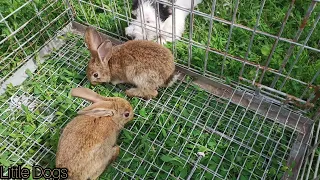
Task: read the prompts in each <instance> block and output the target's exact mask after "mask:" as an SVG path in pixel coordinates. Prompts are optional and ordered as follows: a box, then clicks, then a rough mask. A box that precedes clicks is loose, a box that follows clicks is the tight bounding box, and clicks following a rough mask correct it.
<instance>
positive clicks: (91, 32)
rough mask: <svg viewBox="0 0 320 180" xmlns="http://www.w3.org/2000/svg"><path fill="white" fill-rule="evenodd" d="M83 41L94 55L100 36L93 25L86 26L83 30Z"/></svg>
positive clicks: (100, 39) (100, 40)
mask: <svg viewBox="0 0 320 180" xmlns="http://www.w3.org/2000/svg"><path fill="white" fill-rule="evenodd" d="M85 42H86V44H87V46H88V49H89V51H90V53H91V54H92V55H96V54H97V51H98V47H99V46H100V44H101V43H102V38H101V36H100V34H99V33H98V31H97V30H95V29H94V28H93V27H90V26H89V27H87V29H86V32H85Z"/></svg>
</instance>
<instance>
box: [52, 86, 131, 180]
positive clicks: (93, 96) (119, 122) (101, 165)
mask: <svg viewBox="0 0 320 180" xmlns="http://www.w3.org/2000/svg"><path fill="white" fill-rule="evenodd" d="M71 95H72V96H74V97H80V98H83V99H86V100H89V101H91V102H93V104H91V105H90V106H88V107H86V108H84V109H82V110H80V111H78V114H79V115H78V116H77V117H75V118H74V119H73V120H72V121H71V122H69V123H68V124H67V125H66V127H65V128H64V129H63V131H62V134H61V136H60V139H59V143H58V150H57V156H56V167H57V168H67V169H68V179H75V180H88V179H90V180H93V179H96V178H98V177H99V176H100V175H101V173H102V172H103V171H104V170H105V168H106V167H107V166H108V165H109V164H110V163H111V162H113V161H114V160H115V159H116V158H117V156H118V155H119V151H120V148H119V146H117V145H116V140H117V136H118V134H119V132H120V130H121V129H122V128H123V126H124V125H125V124H126V123H127V122H129V121H130V120H132V119H133V116H134V115H133V109H132V106H131V105H130V103H129V102H128V101H127V100H125V99H122V98H118V97H110V98H109V97H103V96H100V95H99V94H97V93H95V92H94V91H92V90H90V89H87V88H74V89H72V90H71Z"/></svg>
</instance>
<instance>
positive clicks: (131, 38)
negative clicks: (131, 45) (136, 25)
mask: <svg viewBox="0 0 320 180" xmlns="http://www.w3.org/2000/svg"><path fill="white" fill-rule="evenodd" d="M127 38H128V39H129V40H133V39H134V38H135V36H134V35H131V36H129V35H128V36H127Z"/></svg>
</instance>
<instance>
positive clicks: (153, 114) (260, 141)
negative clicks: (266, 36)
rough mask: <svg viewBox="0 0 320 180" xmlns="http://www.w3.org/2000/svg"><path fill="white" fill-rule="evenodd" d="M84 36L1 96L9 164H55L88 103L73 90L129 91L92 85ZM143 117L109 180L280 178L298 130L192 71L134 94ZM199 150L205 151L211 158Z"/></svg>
mask: <svg viewBox="0 0 320 180" xmlns="http://www.w3.org/2000/svg"><path fill="white" fill-rule="evenodd" d="M89 57H90V55H89V51H88V50H87V48H86V47H85V45H84V41H83V39H82V37H81V36H78V35H69V37H68V40H67V42H66V44H65V45H64V46H63V47H61V48H60V49H58V50H56V51H55V52H53V53H52V54H51V55H50V56H47V57H46V61H45V63H43V64H40V65H39V67H38V69H37V71H36V72H34V73H28V74H29V77H28V79H27V80H26V81H25V82H24V83H23V84H22V85H21V86H19V87H10V86H9V87H8V90H7V91H6V93H5V94H4V95H3V96H2V97H1V98H0V102H1V104H2V105H1V106H0V118H1V122H0V139H1V140H0V143H1V146H0V150H1V151H0V152H1V159H0V160H1V164H5V165H6V166H12V165H16V164H20V163H22V164H24V166H25V167H29V168H31V166H32V165H34V164H40V165H42V166H46V167H54V164H55V152H56V147H57V143H58V139H59V133H60V129H61V128H62V127H63V126H65V125H66V123H67V122H69V121H70V120H71V119H72V118H73V117H75V115H76V112H77V110H79V109H81V108H83V107H85V106H87V105H88V102H87V101H84V100H82V99H79V98H73V97H70V96H69V92H70V89H71V88H73V87H77V86H84V87H89V88H91V89H93V90H94V91H96V92H97V93H99V94H101V95H105V96H121V97H124V96H125V94H124V90H125V89H127V88H128V86H126V85H117V86H113V85H111V84H104V85H99V86H90V84H89V82H88V81H87V79H86V77H85V68H86V64H87V62H88V60H89ZM130 101H131V103H132V105H133V106H134V107H135V119H134V121H132V122H131V123H130V124H129V125H128V126H126V129H125V130H123V131H122V132H121V134H120V137H119V144H120V147H121V152H120V156H119V157H118V159H117V161H116V162H115V163H113V164H112V166H110V167H109V168H108V169H107V170H106V172H105V173H104V174H103V175H102V176H101V178H102V179H122V178H123V179H129V178H135V179H150V178H152V179H186V178H187V177H192V179H248V177H250V178H249V179H261V178H266V179H279V178H281V176H282V175H283V174H284V172H285V171H287V170H289V169H290V167H287V166H286V160H287V159H288V157H289V153H290V150H291V147H292V144H293V142H294V140H295V137H296V134H297V131H296V130H294V129H290V128H288V127H285V126H283V125H281V124H278V123H276V122H274V121H272V120H269V119H267V118H265V117H263V116H261V115H259V114H258V113H257V112H253V111H250V110H249V109H246V108H243V107H241V106H240V105H237V104H233V103H231V102H230V101H228V100H225V99H222V98H219V97H216V96H214V95H212V94H210V93H208V92H206V91H204V90H202V89H201V88H199V87H197V86H196V85H194V84H193V83H192V79H191V78H190V77H188V76H184V77H183V80H182V81H178V82H177V83H176V84H175V85H174V86H173V87H171V88H164V89H161V90H160V92H159V96H158V97H157V98H155V99H152V100H150V101H145V100H142V99H139V98H131V99H130ZM198 152H204V153H205V156H204V157H203V158H201V157H198V156H197V153H198Z"/></svg>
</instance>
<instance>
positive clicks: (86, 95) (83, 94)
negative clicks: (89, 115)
mask: <svg viewBox="0 0 320 180" xmlns="http://www.w3.org/2000/svg"><path fill="white" fill-rule="evenodd" d="M71 96H74V97H79V98H82V99H85V100H87V101H90V102H93V103H96V102H99V101H118V100H119V99H121V98H119V97H104V96H101V95H99V94H98V93H96V92H94V91H92V90H91V89H88V88H83V87H78V88H73V89H71Z"/></svg>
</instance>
